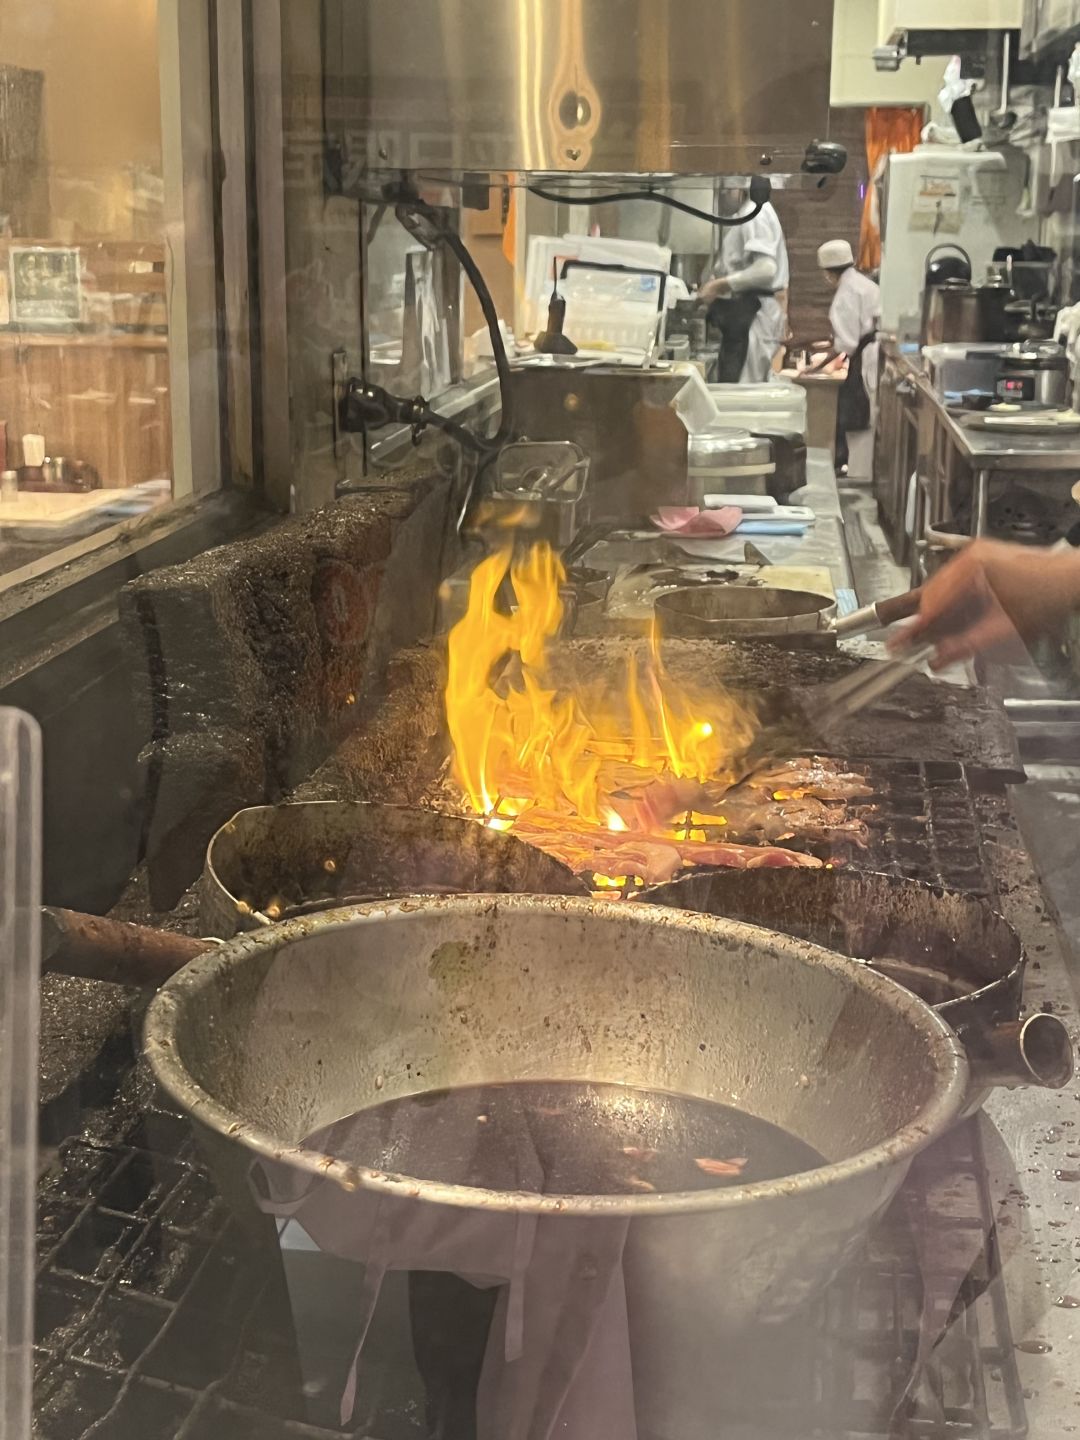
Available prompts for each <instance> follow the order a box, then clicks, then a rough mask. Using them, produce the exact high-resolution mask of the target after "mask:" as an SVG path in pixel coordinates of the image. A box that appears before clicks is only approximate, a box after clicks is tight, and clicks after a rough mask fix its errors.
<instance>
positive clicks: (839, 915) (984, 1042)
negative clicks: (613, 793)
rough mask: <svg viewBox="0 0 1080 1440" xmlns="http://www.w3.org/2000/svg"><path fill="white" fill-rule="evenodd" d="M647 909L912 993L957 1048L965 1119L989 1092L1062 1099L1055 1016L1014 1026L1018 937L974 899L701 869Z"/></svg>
mask: <svg viewBox="0 0 1080 1440" xmlns="http://www.w3.org/2000/svg"><path fill="white" fill-rule="evenodd" d="M644 898H645V899H646V900H647V901H648V902H649V903H651V904H655V905H670V906H675V907H677V908H679V909H683V910H693V911H695V912H697V913H699V914H705V915H720V916H724V917H725V918H726V919H729V920H738V921H741V922H744V923H746V924H750V925H767V926H769V927H770V928H771V929H776V930H782V931H783V932H784V933H785V934H787V935H795V936H797V937H798V938H800V939H803V940H809V941H811V943H813V944H815V945H822V946H824V947H825V948H826V949H829V950H834V951H836V952H837V953H839V954H841V955H850V956H852V957H853V958H854V959H857V960H864V961H867V962H869V963H870V964H871V965H873V966H874V967H875V968H876V969H878V970H880V971H881V972H882V974H884V975H888V976H889V977H890V979H893V980H895V981H896V982H897V983H898V984H901V985H905V986H907V988H908V989H909V990H912V991H914V992H915V994H916V995H918V996H920V997H921V998H922V999H923V1000H925V1001H926V1002H927V1004H929V1005H933V1006H934V1008H935V1009H936V1010H937V1011H938V1013H939V1014H940V1015H941V1017H942V1019H944V1020H947V1021H948V1023H949V1024H950V1025H951V1026H952V1028H953V1029H954V1030H955V1031H956V1033H957V1035H958V1036H959V1037H960V1039H961V1040H962V1041H963V1043H964V1046H965V1048H966V1050H967V1053H968V1062H969V1065H970V1076H971V1092H970V1095H969V1099H968V1108H969V1109H974V1108H976V1107H977V1106H978V1105H979V1104H981V1102H982V1100H983V1099H984V1098H985V1096H986V1094H987V1092H988V1091H989V1090H990V1089H991V1088H992V1087H993V1086H995V1085H1040V1086H1044V1087H1046V1088H1047V1089H1052V1090H1059V1089H1061V1088H1062V1087H1063V1086H1065V1085H1067V1084H1068V1083H1069V1081H1070V1079H1071V1078H1072V1074H1073V1046H1072V1040H1071V1038H1070V1036H1069V1032H1068V1030H1067V1029H1066V1027H1065V1026H1064V1025H1063V1024H1062V1022H1061V1021H1060V1020H1059V1019H1058V1018H1057V1016H1055V1015H1044V1014H1041V1013H1037V1014H1034V1015H1031V1016H1029V1017H1028V1018H1027V1019H1026V1020H1021V1018H1020V1012H1021V1006H1022V1003H1023V992H1024V967H1025V965H1026V961H1027V957H1026V956H1025V954H1024V950H1023V947H1022V946H1021V944H1020V938H1019V936H1018V935H1017V933H1016V931H1015V930H1014V929H1013V928H1012V926H1011V925H1010V924H1009V923H1008V922H1007V921H1006V920H1005V919H1004V918H1003V917H1002V916H1001V915H999V914H998V913H997V912H996V911H995V910H994V909H993V907H992V906H991V905H988V904H987V903H986V901H984V900H980V899H978V898H977V897H975V896H973V895H963V894H960V893H959V892H957V891H954V890H942V889H938V888H936V887H933V886H929V885H921V884H919V883H918V882H917V881H914V880H898V879H895V878H894V877H893V876H891V875H876V874H868V873H866V872H865V871H864V872H859V871H853V870H825V871H821V870H813V871H809V870H806V871H795V870H791V871H783V872H780V871H768V872H766V871H762V870H738V871H736V870H723V871H716V870H699V871H697V872H695V873H693V874H690V875H686V876H684V877H683V878H682V879H679V880H674V881H672V883H671V884H669V885H658V886H656V887H654V888H653V889H652V890H650V891H649V892H648V893H647V894H646V896H645V897H644Z"/></svg>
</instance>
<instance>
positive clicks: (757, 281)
mask: <svg viewBox="0 0 1080 1440" xmlns="http://www.w3.org/2000/svg"><path fill="white" fill-rule="evenodd" d="M727 282H728V288H729V289H730V290H731V293H732V294H733V295H740V294H745V292H746V291H747V290H771V289H772V288H773V285H774V284H775V283H776V261H775V260H770V259H769V257H768V256H767V255H757V256H755V258H754V259H753V260H752V261H751V262H750V264H749V265H747V266H745V267H744V268H743V269H742V270H736V271H735V273H734V274H732V275H729V276H728V277H727Z"/></svg>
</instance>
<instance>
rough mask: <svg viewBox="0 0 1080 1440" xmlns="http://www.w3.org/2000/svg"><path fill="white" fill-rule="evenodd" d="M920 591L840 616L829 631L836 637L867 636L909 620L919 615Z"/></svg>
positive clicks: (881, 601)
mask: <svg viewBox="0 0 1080 1440" xmlns="http://www.w3.org/2000/svg"><path fill="white" fill-rule="evenodd" d="M921 600H922V589H921V587H920V588H919V589H918V590H909V591H908V592H907V594H906V595H892V596H890V597H889V598H888V599H887V600H879V601H877V603H876V604H874V605H864V606H863V607H862V609H861V610H853V611H852V612H851V614H850V615H841V616H839V617H838V618H837V619H836V620H834V621H833V622H832V625H831V626H830V629H832V630H833V631H835V633H836V634H837V635H847V636H853V635H867V634H869V632H870V631H871V630H883V629H884V628H885V627H886V626H887V625H892V624H894V623H895V622H896V621H897V620H910V618H911V617H912V615H917V614H918V613H919V604H920V602H921Z"/></svg>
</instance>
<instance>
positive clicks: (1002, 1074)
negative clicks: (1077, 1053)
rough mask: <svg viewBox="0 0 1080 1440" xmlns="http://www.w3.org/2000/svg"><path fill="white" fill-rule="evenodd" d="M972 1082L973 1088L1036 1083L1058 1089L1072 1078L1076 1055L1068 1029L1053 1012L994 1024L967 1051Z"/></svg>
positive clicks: (1047, 1087) (1045, 1087) (1043, 1086)
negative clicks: (978, 1041) (993, 1026)
mask: <svg viewBox="0 0 1080 1440" xmlns="http://www.w3.org/2000/svg"><path fill="white" fill-rule="evenodd" d="M968 1059H969V1062H970V1065H971V1083H972V1086H973V1087H974V1088H976V1089H980V1090H981V1089H988V1088H990V1087H991V1086H994V1085H1006V1086H1013V1085H1039V1086H1041V1087H1042V1088H1044V1089H1046V1090H1061V1089H1062V1088H1063V1087H1064V1086H1066V1085H1067V1084H1068V1083H1069V1081H1070V1080H1071V1079H1072V1077H1073V1070H1074V1068H1075V1057H1074V1055H1073V1044H1072V1040H1071V1038H1070V1036H1069V1032H1068V1030H1066V1028H1065V1026H1064V1025H1063V1024H1062V1023H1061V1021H1060V1020H1059V1019H1058V1018H1057V1016H1056V1015H1045V1014H1043V1013H1042V1012H1041V1011H1040V1012H1039V1013H1038V1014H1037V1015H1029V1016H1028V1018H1027V1019H1026V1020H1009V1021H1006V1022H1005V1023H1004V1024H1001V1025H998V1026H995V1028H994V1029H993V1030H991V1031H990V1032H989V1034H986V1035H984V1036H983V1037H981V1039H980V1043H979V1044H978V1045H977V1046H975V1045H971V1046H970V1047H969V1050H968Z"/></svg>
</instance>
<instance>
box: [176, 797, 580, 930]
mask: <svg viewBox="0 0 1080 1440" xmlns="http://www.w3.org/2000/svg"><path fill="white" fill-rule="evenodd" d="M459 893H464V894H514V893H518V894H528V895H586V894H588V891H587V890H586V889H585V887H584V885H583V884H582V882H581V881H580V880H578V878H577V877H576V876H575V875H574V874H573V872H572V871H571V870H569V869H567V867H566V866H565V865H562V864H560V863H559V862H558V861H557V860H553V859H552V858H551V857H550V856H549V855H545V854H544V853H543V852H542V851H540V850H537V849H535V848H534V847H533V846H532V845H526V844H525V843H524V842H523V841H521V840H518V839H516V838H515V837H514V836H513V835H507V834H504V833H503V832H501V831H498V830H490V829H488V828H487V827H486V826H483V825H478V824H477V823H476V822H475V821H474V820H465V819H462V818H460V817H458V816H453V815H440V814H438V813H436V812H435V811H432V810H415V809H412V808H410V807H408V806H404V805H381V804H376V803H365V802H362V801H309V802H306V803H303V804H295V805H261V806H257V807H254V808H252V809H249V810H241V811H240V813H239V814H238V815H234V816H233V818H232V819H231V820H230V821H229V822H228V823H227V824H226V825H223V826H222V827H221V829H220V830H219V831H218V832H217V834H216V835H215V836H214V837H213V839H212V840H211V841H210V845H209V848H208V850H207V852H206V866H205V868H204V870H203V876H202V880H201V882H200V896H199V899H200V906H199V914H200V920H201V923H202V927H203V931H204V933H205V934H208V935H217V936H220V937H221V938H222V939H227V938H228V937H229V936H231V935H235V934H236V933H237V931H238V930H251V929H254V928H257V927H258V926H260V925H268V924H272V923H274V922H275V921H277V920H282V919H289V918H292V917H293V916H299V915H308V914H313V913H315V912H317V911H319V910H330V909H337V908H338V907H339V906H342V905H357V904H363V903H365V902H367V901H371V900H383V899H387V898H391V897H393V896H399V895H446V894H459Z"/></svg>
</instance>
